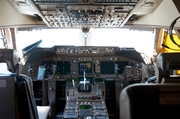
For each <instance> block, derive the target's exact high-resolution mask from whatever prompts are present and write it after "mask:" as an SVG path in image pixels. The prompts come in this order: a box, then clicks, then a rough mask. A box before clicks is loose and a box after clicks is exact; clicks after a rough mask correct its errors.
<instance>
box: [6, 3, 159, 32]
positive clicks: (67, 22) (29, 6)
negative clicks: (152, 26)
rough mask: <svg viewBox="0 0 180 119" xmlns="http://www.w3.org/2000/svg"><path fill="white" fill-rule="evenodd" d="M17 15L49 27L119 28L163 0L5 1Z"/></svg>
mask: <svg viewBox="0 0 180 119" xmlns="http://www.w3.org/2000/svg"><path fill="white" fill-rule="evenodd" d="M8 1H9V3H10V4H11V5H12V6H13V7H14V8H15V9H16V10H17V11H18V12H20V13H22V14H25V15H30V16H34V17H36V18H37V21H38V22H39V21H41V20H42V21H43V22H44V23H45V24H46V25H47V26H48V27H54V28H81V29H83V31H87V30H86V29H90V28H119V27H123V26H124V24H127V23H129V22H128V21H130V22H131V24H133V22H134V21H133V20H134V17H136V18H137V17H138V18H140V17H141V16H144V15H147V14H150V13H152V12H153V11H154V10H155V9H156V8H157V7H158V6H159V4H160V3H161V2H162V0H8Z"/></svg>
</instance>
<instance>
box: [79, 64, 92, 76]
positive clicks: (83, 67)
mask: <svg viewBox="0 0 180 119" xmlns="http://www.w3.org/2000/svg"><path fill="white" fill-rule="evenodd" d="M84 72H85V75H90V74H92V64H91V62H80V63H79V74H81V75H83V74H84Z"/></svg>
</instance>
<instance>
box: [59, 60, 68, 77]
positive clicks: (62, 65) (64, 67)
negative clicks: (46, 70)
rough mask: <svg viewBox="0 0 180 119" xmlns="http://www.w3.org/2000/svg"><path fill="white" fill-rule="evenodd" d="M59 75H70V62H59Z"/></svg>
mask: <svg viewBox="0 0 180 119" xmlns="http://www.w3.org/2000/svg"><path fill="white" fill-rule="evenodd" d="M57 74H70V62H69V61H61V62H57Z"/></svg>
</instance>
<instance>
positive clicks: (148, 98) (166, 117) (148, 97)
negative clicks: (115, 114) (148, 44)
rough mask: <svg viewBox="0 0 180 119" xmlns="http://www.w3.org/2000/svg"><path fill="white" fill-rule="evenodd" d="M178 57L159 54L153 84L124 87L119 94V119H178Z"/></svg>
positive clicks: (179, 62)
mask: <svg viewBox="0 0 180 119" xmlns="http://www.w3.org/2000/svg"><path fill="white" fill-rule="evenodd" d="M179 69H180V53H161V54H160V55H159V56H158V59H157V70H156V78H157V80H158V81H157V82H156V83H146V84H145V83H139V84H132V85H129V86H127V87H125V88H124V89H123V90H122V92H121V94H120V105H119V106H120V119H180V114H179V110H180V84H179V82H180V77H179V76H178V75H173V74H175V72H174V70H179Z"/></svg>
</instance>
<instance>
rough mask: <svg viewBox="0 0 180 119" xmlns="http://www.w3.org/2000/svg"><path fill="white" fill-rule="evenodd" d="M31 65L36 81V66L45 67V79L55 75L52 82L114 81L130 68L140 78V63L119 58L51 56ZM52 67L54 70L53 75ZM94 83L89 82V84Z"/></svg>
mask: <svg viewBox="0 0 180 119" xmlns="http://www.w3.org/2000/svg"><path fill="white" fill-rule="evenodd" d="M32 64H33V66H34V67H33V68H32V69H33V73H32V74H31V76H32V78H33V79H34V80H36V77H37V69H38V66H41V65H42V66H45V67H46V78H47V77H51V76H52V75H55V77H54V80H64V79H68V78H71V77H72V78H77V81H81V78H83V77H84V75H85V77H89V78H93V80H95V78H105V79H106V80H113V79H116V78H117V77H116V75H119V76H120V77H123V76H124V68H125V67H126V66H131V67H132V74H131V75H132V76H135V77H138V76H140V70H141V69H139V66H140V62H137V61H134V60H131V59H127V58H124V57H121V56H103V57H102V56H101V57H97V56H95V57H93V56H92V57H83V58H79V57H73V56H71V57H69V56H63V57H59V56H57V55H56V56H52V57H48V58H44V59H41V60H39V61H36V62H34V63H32ZM54 67H56V70H55V72H54V74H53V70H54ZM92 82H94V81H91V83H92Z"/></svg>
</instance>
